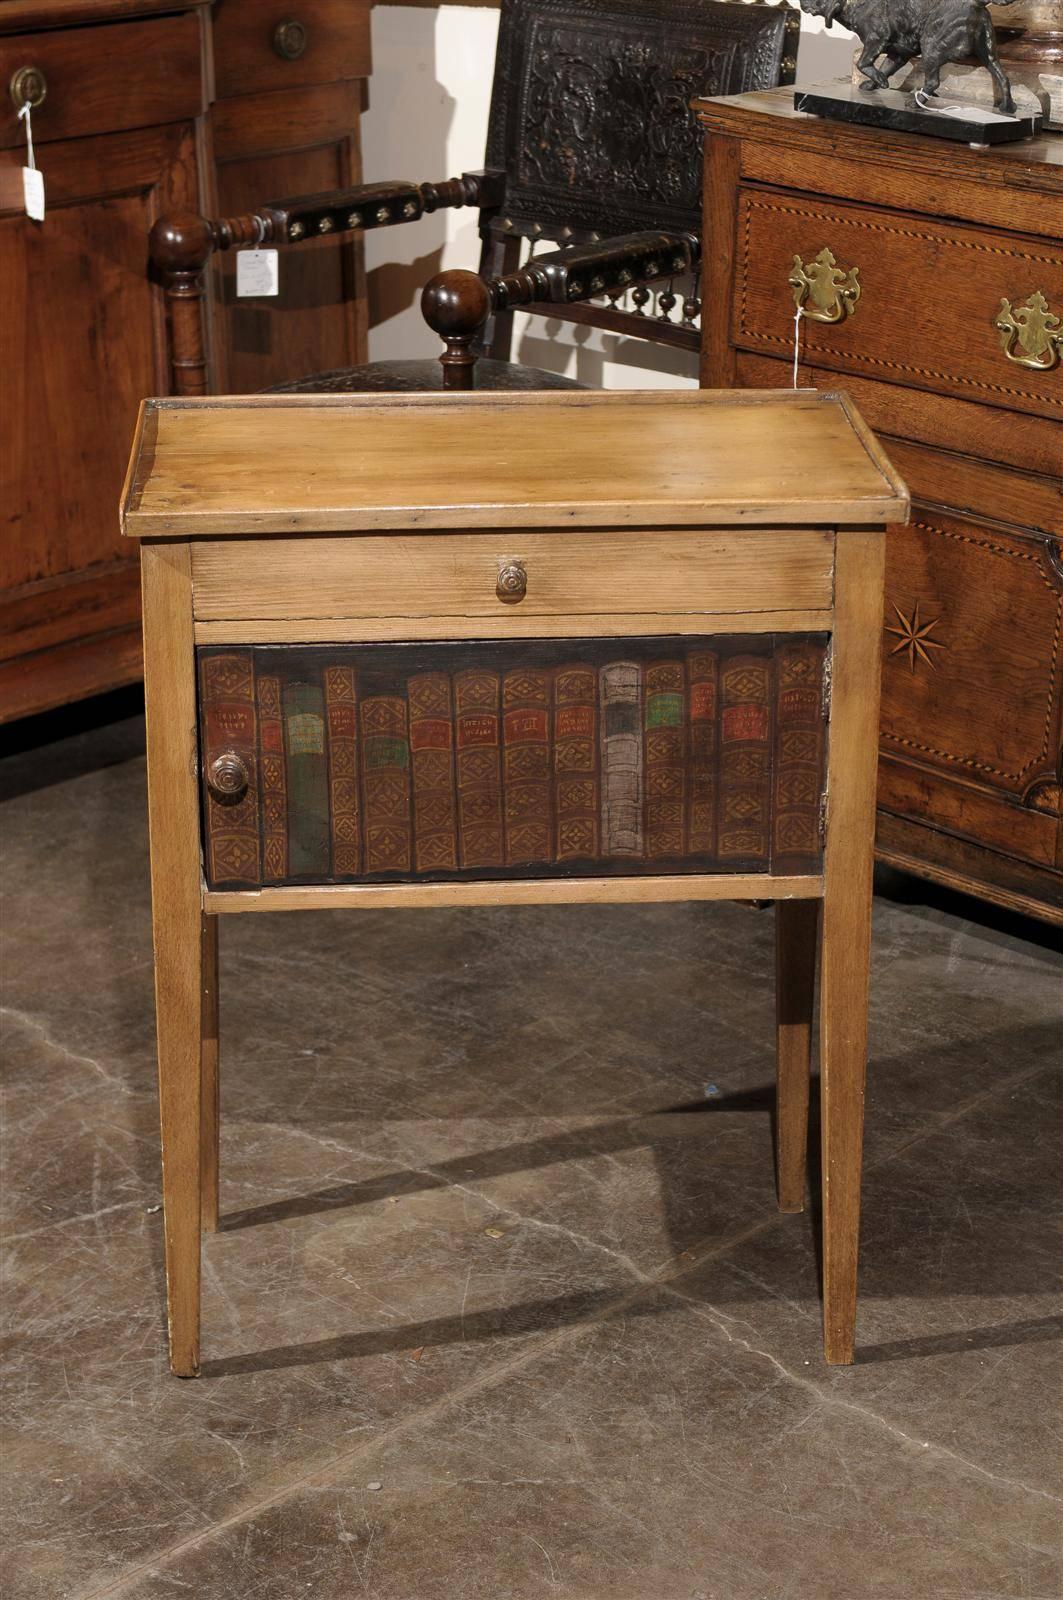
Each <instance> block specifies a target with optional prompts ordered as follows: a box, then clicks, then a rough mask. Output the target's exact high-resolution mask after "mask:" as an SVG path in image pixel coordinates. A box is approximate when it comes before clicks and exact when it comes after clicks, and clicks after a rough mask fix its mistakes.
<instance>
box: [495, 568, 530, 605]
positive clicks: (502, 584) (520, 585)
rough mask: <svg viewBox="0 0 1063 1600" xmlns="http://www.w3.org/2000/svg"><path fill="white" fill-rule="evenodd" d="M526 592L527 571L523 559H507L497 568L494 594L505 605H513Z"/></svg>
mask: <svg viewBox="0 0 1063 1600" xmlns="http://www.w3.org/2000/svg"><path fill="white" fill-rule="evenodd" d="M527 592H528V572H527V569H526V567H525V565H524V563H523V561H507V562H506V563H505V565H504V566H501V567H499V569H498V582H497V583H496V584H495V594H496V595H497V596H498V598H499V599H500V600H501V601H503V602H504V603H505V604H506V605H515V604H516V602H517V601H518V600H523V599H524V596H525V595H526V594H527Z"/></svg>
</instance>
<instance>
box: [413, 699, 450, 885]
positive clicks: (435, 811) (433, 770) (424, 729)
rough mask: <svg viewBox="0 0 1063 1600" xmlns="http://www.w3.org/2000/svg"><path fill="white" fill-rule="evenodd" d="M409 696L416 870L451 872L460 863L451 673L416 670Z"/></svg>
mask: <svg viewBox="0 0 1063 1600" xmlns="http://www.w3.org/2000/svg"><path fill="white" fill-rule="evenodd" d="M406 697H407V701H408V703H409V708H410V760H411V762H412V765H413V844H414V855H415V859H416V863H417V871H418V872H445V871H452V870H453V869H454V868H455V867H456V866H457V864H458V815H457V797H456V795H455V791H454V718H453V704H452V695H451V688H450V677H449V674H448V673H446V672H421V673H417V674H416V676H414V677H412V678H410V679H409V681H408V683H407V685H406Z"/></svg>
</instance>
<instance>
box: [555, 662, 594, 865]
mask: <svg viewBox="0 0 1063 1600" xmlns="http://www.w3.org/2000/svg"><path fill="white" fill-rule="evenodd" d="M600 774H601V753H600V748H599V739H598V672H597V669H596V668H595V667H584V666H578V665H573V666H567V667H558V668H557V670H556V672H555V673H554V804H555V808H556V814H557V860H558V861H574V860H579V859H581V858H585V857H588V856H591V857H595V856H598V855H599V854H600V853H601V852H600V848H599V841H600V837H601V835H600V826H601V803H602V802H601V776H600Z"/></svg>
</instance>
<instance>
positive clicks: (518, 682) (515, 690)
mask: <svg viewBox="0 0 1063 1600" xmlns="http://www.w3.org/2000/svg"><path fill="white" fill-rule="evenodd" d="M502 780H503V782H502V790H503V798H504V801H505V807H504V821H505V843H506V865H507V866H510V865H517V864H518V863H524V862H535V861H541V862H547V861H552V860H553V848H554V829H553V815H552V813H553V805H552V797H551V792H550V791H551V788H552V784H551V782H550V674H549V673H548V672H537V671H535V670H533V669H530V668H518V669H517V670H516V671H514V672H507V673H506V674H505V675H504V677H503V679H502Z"/></svg>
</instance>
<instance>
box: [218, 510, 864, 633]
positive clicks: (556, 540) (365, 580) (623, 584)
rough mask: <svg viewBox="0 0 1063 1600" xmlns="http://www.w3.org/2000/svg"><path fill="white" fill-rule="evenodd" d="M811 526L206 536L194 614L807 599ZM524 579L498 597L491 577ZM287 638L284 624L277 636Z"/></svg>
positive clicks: (329, 614) (732, 604)
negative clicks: (304, 536)
mask: <svg viewBox="0 0 1063 1600" xmlns="http://www.w3.org/2000/svg"><path fill="white" fill-rule="evenodd" d="M833 567H834V538H833V535H832V534H831V533H830V532H828V531H825V530H823V529H804V528H800V529H787V530H783V531H780V532H775V531H772V530H770V529H759V528H749V529H746V528H743V529H740V530H737V531H731V530H727V529H724V530H721V531H719V532H715V531H714V532H707V533H706V532H701V531H688V530H684V529H678V530H675V531H668V530H665V531H657V530H654V531H652V532H645V533H642V532H639V531H637V530H631V529H623V530H620V531H619V532H615V533H614V532H607V531H598V530H590V531H583V530H580V531H579V532H566V533H539V532H526V531H524V530H519V529H518V530H498V531H494V532H489V533H483V534H454V535H450V534H448V535H440V534H413V535H401V534H389V535H382V536H376V535H371V534H366V535H363V536H361V537H359V538H346V539H343V538H337V539H329V538H321V539H269V540H242V539H219V540H201V541H196V543H195V544H194V545H193V546H192V585H193V603H194V607H195V616H196V620H197V621H199V622H209V621H222V620H229V619H246V620H253V619H277V620H278V621H281V620H284V619H288V620H289V621H291V620H292V619H299V618H306V619H313V618H341V617H365V618H372V617H390V616H396V615H397V616H402V617H409V618H411V619H413V618H417V617H448V616H450V617H469V618H497V617H504V616H511V617H513V618H517V617H518V616H519V617H520V618H521V619H523V618H524V617H526V616H528V615H534V616H543V617H546V616H560V617H565V616H578V615H584V614H593V615H600V614H603V613H613V614H620V615H625V614H633V613H638V614H640V615H642V614H645V613H647V612H659V613H693V612H699V611H706V612H714V613H719V612H740V611H753V612H760V611H773V610H782V609H785V610H788V611H798V610H803V609H807V610H817V609H823V608H827V607H829V606H830V604H831V598H832V590H833ZM517 568H519V569H520V571H522V572H523V573H524V575H525V577H526V588H525V591H524V593H523V596H522V597H521V598H519V599H518V598H514V595H515V594H516V593H518V592H519V574H514V573H511V579H512V581H513V582H514V583H516V584H517V585H518V588H517V590H515V591H511V593H510V596H509V597H508V598H504V599H503V598H500V597H499V585H500V577H501V574H502V573H503V572H504V571H505V570H506V569H517ZM288 636H289V637H290V636H291V635H290V634H289V635H288Z"/></svg>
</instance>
